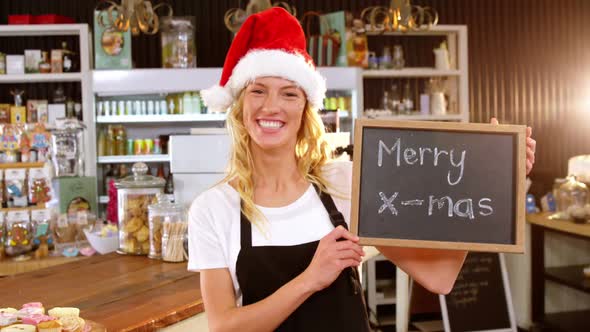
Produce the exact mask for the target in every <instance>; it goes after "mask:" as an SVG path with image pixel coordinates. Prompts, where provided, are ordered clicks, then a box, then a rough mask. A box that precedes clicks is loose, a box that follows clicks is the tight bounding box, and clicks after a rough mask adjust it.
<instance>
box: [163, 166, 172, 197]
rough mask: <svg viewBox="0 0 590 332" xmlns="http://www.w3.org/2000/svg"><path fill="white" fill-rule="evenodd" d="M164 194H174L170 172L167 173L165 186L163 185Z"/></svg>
mask: <svg viewBox="0 0 590 332" xmlns="http://www.w3.org/2000/svg"><path fill="white" fill-rule="evenodd" d="M164 192H165V193H166V194H174V181H173V179H172V172H170V171H168V176H167V177H166V184H165V185H164Z"/></svg>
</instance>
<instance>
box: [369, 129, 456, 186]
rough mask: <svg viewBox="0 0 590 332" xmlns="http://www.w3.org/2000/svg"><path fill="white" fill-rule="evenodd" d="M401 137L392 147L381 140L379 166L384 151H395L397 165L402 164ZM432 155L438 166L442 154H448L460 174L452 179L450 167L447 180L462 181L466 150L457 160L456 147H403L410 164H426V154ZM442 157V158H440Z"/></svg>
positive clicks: (451, 163) (404, 159)
mask: <svg viewBox="0 0 590 332" xmlns="http://www.w3.org/2000/svg"><path fill="white" fill-rule="evenodd" d="M401 144H402V142H401V138H398V139H396V140H395V143H394V144H393V146H392V147H391V148H389V147H388V146H387V144H385V143H384V142H383V141H382V140H379V148H378V149H377V166H378V167H382V166H383V152H385V153H387V154H388V155H392V154H394V153H395V165H396V166H397V167H401V166H402V156H401V154H402V146H401ZM427 152H428V154H430V155H432V164H433V165H434V166H435V167H437V166H438V161H439V158H440V156H441V155H446V156H448V162H449V164H450V165H451V166H453V167H455V168H458V173H459V174H458V175H456V176H455V177H456V179H454V180H451V177H452V176H451V171H452V169H450V170H449V171H448V173H447V181H448V183H449V184H450V185H451V186H454V185H456V184H458V183H459V182H461V179H462V178H463V171H464V169H465V157H466V153H467V152H466V151H465V150H463V151H461V153H460V159H459V160H458V161H457V160H455V149H451V150H450V151H447V150H442V149H439V148H438V147H434V148H428V147H418V152H416V149H414V148H411V147H406V148H404V149H403V161H404V162H405V163H406V164H408V165H414V164H416V163H417V162H419V165H420V166H422V165H424V161H425V160H426V158H427V156H426V157H425V154H426V153H427ZM440 159H442V158H440Z"/></svg>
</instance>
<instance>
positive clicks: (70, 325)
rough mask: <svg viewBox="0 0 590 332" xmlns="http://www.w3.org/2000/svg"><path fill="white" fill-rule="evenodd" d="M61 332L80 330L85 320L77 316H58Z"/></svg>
mask: <svg viewBox="0 0 590 332" xmlns="http://www.w3.org/2000/svg"><path fill="white" fill-rule="evenodd" d="M59 322H60V323H61V326H62V331H63V332H82V331H84V326H85V325H86V322H85V321H84V319H82V318H80V317H77V316H62V317H60V318H59Z"/></svg>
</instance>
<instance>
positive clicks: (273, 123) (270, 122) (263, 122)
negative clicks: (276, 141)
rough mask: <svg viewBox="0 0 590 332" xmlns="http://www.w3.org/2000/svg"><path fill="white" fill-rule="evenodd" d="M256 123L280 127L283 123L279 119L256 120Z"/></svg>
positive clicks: (263, 125) (268, 126) (264, 126)
mask: <svg viewBox="0 0 590 332" xmlns="http://www.w3.org/2000/svg"><path fill="white" fill-rule="evenodd" d="M258 125H260V127H262V128H281V127H282V126H283V123H282V122H281V121H269V120H258Z"/></svg>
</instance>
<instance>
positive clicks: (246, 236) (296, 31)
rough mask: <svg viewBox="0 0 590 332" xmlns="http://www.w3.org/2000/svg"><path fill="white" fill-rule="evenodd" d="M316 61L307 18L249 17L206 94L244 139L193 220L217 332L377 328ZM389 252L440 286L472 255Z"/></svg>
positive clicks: (194, 251)
mask: <svg viewBox="0 0 590 332" xmlns="http://www.w3.org/2000/svg"><path fill="white" fill-rule="evenodd" d="M311 63H312V62H311V59H310V57H309V55H308V54H307V53H306V51H305V37H304V36H303V32H302V30H301V27H300V26H299V23H298V22H297V21H296V20H295V19H294V18H293V17H292V16H291V15H290V14H288V13H287V12H286V11H284V10H282V9H280V8H273V9H270V10H267V11H264V12H261V13H258V14H255V15H252V16H250V17H249V18H248V19H247V20H246V22H245V23H244V25H243V26H242V28H241V29H240V31H239V32H238V34H237V36H236V38H235V39H234V41H233V42H232V45H231V48H230V50H229V51H228V54H227V57H226V61H225V64H224V68H223V73H222V77H221V80H220V85H219V86H216V87H213V88H211V89H209V90H207V91H204V92H203V98H204V100H205V101H206V103H207V105H208V106H209V108H210V109H214V110H225V109H227V108H228V107H229V106H231V111H230V113H229V115H228V128H229V131H230V134H231V135H230V136H231V138H232V143H233V148H232V154H231V160H230V169H229V173H228V176H227V178H226V179H225V180H224V181H222V183H220V184H218V185H217V186H215V187H213V188H211V189H209V190H207V191H206V192H204V193H203V194H201V195H200V196H199V197H198V198H197V199H196V200H195V201H194V203H193V205H192V206H191V209H190V216H189V251H190V255H189V257H190V258H189V269H190V270H193V271H200V273H201V292H202V295H203V299H204V303H205V309H206V312H207V316H208V319H209V327H210V329H211V330H212V331H235V330H239V331H271V330H281V331H368V330H369V328H368V320H367V316H366V312H365V307H364V302H363V298H362V292H361V291H360V286H359V280H358V275H357V273H356V268H357V267H358V266H359V264H360V262H361V260H362V257H363V255H364V253H363V250H362V248H361V246H360V245H359V244H358V237H356V236H354V235H353V234H351V233H350V232H348V230H347V228H348V224H347V223H348V220H349V215H350V199H349V197H350V191H351V181H352V174H351V173H352V172H351V163H349V162H331V161H329V157H328V150H327V144H326V142H325V141H324V140H323V134H324V130H323V126H322V123H321V120H320V119H319V116H318V114H317V112H316V110H317V109H318V108H319V107H320V106H321V103H322V100H323V96H324V94H325V90H326V88H325V83H324V81H323V79H322V78H321V76H320V75H319V74H318V73H317V71H316V70H315V68H314V67H313V65H312V64H311ZM529 134H530V133H529ZM532 142H533V141H532ZM531 144H532V145H530V149H531V150H530V151H529V152H530V153H531V155H530V158H529V161H530V164H527V166H530V167H532V162H533V161H534V151H533V150H534V142H533V143H531ZM530 167H527V169H530ZM379 250H380V251H381V252H382V253H383V254H384V255H385V256H387V257H388V258H389V259H391V260H392V261H393V262H394V263H395V264H396V265H397V266H399V267H400V268H402V269H404V270H405V271H406V272H408V274H410V275H411V276H412V278H414V280H416V281H417V282H419V283H421V284H422V285H423V286H425V287H426V288H427V289H429V290H431V291H433V292H436V293H448V292H449V291H450V289H451V288H452V285H453V283H454V281H455V279H456V277H457V274H458V272H459V270H460V268H461V265H462V264H463V260H464V259H465V255H466V252H465V251H444V250H430V249H409V248H394V247H381V248H379Z"/></svg>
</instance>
